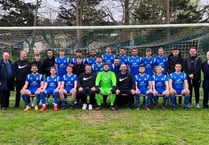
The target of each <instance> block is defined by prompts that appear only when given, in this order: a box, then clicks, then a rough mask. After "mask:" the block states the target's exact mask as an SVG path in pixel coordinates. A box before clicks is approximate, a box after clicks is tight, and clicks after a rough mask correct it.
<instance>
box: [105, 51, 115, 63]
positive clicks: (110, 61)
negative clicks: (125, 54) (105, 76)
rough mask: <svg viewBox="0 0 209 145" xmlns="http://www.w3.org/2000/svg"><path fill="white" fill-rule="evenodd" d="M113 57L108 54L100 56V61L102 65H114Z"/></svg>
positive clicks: (111, 54)
mask: <svg viewBox="0 0 209 145" xmlns="http://www.w3.org/2000/svg"><path fill="white" fill-rule="evenodd" d="M114 58H115V55H114V54H113V53H110V54H107V53H105V54H102V60H103V62H104V63H108V64H113V63H114Z"/></svg>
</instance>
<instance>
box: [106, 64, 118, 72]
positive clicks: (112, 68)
mask: <svg viewBox="0 0 209 145" xmlns="http://www.w3.org/2000/svg"><path fill="white" fill-rule="evenodd" d="M109 70H110V71H112V72H114V73H115V74H118V73H119V72H120V64H119V65H117V66H115V65H114V64H112V65H110V69H109Z"/></svg>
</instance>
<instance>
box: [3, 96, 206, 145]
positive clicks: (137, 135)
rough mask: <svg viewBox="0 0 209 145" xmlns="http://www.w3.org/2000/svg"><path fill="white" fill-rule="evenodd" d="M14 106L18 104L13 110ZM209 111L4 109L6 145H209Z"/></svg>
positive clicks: (179, 109)
mask: <svg viewBox="0 0 209 145" xmlns="http://www.w3.org/2000/svg"><path fill="white" fill-rule="evenodd" d="M12 105H13V99H12V101H11V106H12ZM208 119H209V113H208V110H207V109H196V108H192V109H190V110H189V111H185V110H184V109H183V108H182V107H178V108H177V110H175V111H171V110H170V108H168V109H166V110H164V111H163V110H161V108H160V107H159V108H158V109H157V110H152V111H150V112H148V111H145V110H144V109H142V110H140V111H137V110H133V111H129V110H127V108H122V109H120V110H118V111H115V112H112V111H110V110H108V109H107V108H105V109H103V110H101V111H82V110H81V109H80V108H76V109H74V110H71V109H66V110H60V111H57V112H54V111H53V110H52V107H51V106H50V108H48V109H47V110H46V111H45V112H39V111H34V110H30V111H28V112H25V111H23V105H22V106H21V108H18V109H15V108H9V109H8V110H7V111H1V110H0V144H15V145H16V144H75V145H80V144H90V145H92V144H95V145H98V144H111V145H115V144H122V145H123V144H124V145H127V144H149V145H150V144H154V145H156V144H161V145H163V144H169V145H174V144H178V145H187V144H195V145H196V144H198V145H204V144H205V145H206V144H208V134H209V127H208Z"/></svg>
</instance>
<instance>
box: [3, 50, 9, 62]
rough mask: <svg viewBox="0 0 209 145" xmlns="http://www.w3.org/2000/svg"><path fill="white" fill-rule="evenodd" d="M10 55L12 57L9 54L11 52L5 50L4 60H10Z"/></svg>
mask: <svg viewBox="0 0 209 145" xmlns="http://www.w3.org/2000/svg"><path fill="white" fill-rule="evenodd" d="M9 57H10V56H9V53H8V52H4V53H3V60H4V61H8V60H9Z"/></svg>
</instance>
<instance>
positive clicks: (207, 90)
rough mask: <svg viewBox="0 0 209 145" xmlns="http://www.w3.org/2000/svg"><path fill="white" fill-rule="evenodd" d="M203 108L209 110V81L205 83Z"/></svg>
mask: <svg viewBox="0 0 209 145" xmlns="http://www.w3.org/2000/svg"><path fill="white" fill-rule="evenodd" d="M203 92H204V95H203V107H205V108H208V95H209V80H204V81H203Z"/></svg>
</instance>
